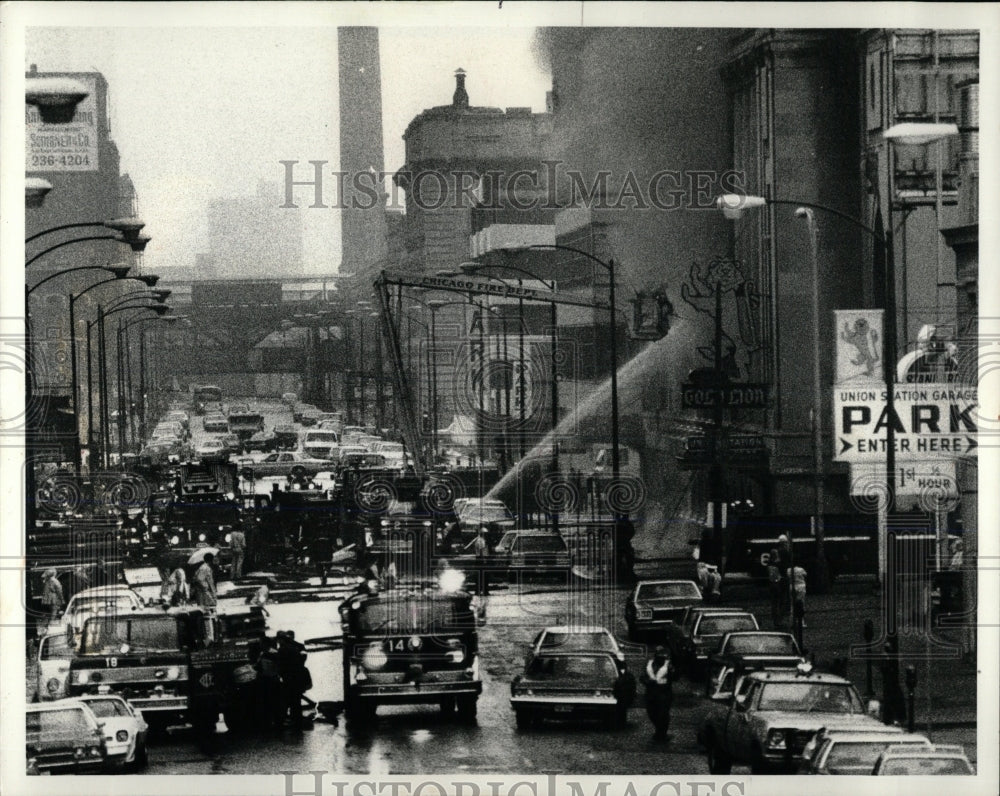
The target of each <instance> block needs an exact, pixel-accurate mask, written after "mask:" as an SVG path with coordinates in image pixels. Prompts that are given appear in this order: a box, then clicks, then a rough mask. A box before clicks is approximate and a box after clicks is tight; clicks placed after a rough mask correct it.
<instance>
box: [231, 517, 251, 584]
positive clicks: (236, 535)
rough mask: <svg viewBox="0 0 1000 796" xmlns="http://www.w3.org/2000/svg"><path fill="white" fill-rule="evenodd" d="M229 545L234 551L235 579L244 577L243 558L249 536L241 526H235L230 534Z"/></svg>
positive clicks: (233, 572)
mask: <svg viewBox="0 0 1000 796" xmlns="http://www.w3.org/2000/svg"><path fill="white" fill-rule="evenodd" d="M229 547H230V549H231V550H232V551H233V569H232V578H233V581H237V580H242V578H243V558H244V556H245V555H246V551H247V537H246V535H245V534H244V533H243V531H242V529H240V528H238V527H237V528H233V530H232V531H230V534H229Z"/></svg>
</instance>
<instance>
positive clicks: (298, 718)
mask: <svg viewBox="0 0 1000 796" xmlns="http://www.w3.org/2000/svg"><path fill="white" fill-rule="evenodd" d="M277 660H278V672H279V674H280V675H281V693H282V697H283V699H284V708H283V713H284V714H286V715H288V717H289V723H290V725H291V727H292V729H293V730H295V731H300V730H301V729H302V695H303V694H304V693H305V692H306V691H307V690H308V689H309V688H310V687H311V686H312V683H311V682H307V680H308V677H309V670H308V669H306V665H305V664H306V653H305V647H304V646H303V645H302V644H300V643H299V642H297V641H296V640H295V632H294V631H292V630H285V631H280V630H279V631H278V654H277Z"/></svg>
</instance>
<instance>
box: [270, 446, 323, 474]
mask: <svg viewBox="0 0 1000 796" xmlns="http://www.w3.org/2000/svg"><path fill="white" fill-rule="evenodd" d="M252 469H253V472H254V477H255V478H266V477H268V476H275V475H279V476H287V475H306V476H311V475H316V473H318V472H320V471H323V470H329V469H330V462H329V460H327V459H316V458H313V457H311V456H304V455H303V454H301V453H297V452H295V451H279V452H278V453H269V454H268V455H267V456H265V457H263V458H262V459H261V460H260V461H258V462H255V463H254V464H253V465H252Z"/></svg>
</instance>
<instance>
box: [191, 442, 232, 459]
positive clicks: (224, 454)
mask: <svg viewBox="0 0 1000 796" xmlns="http://www.w3.org/2000/svg"><path fill="white" fill-rule="evenodd" d="M194 455H195V458H196V459H198V460H199V461H201V462H228V461H229V449H228V448H227V447H226V445H225V444H224V443H223V441H222V440H221V439H219V438H218V437H211V438H209V439H206V440H205V441H204V442H202V443H201V444H200V445H198V446H197V447H195V449H194Z"/></svg>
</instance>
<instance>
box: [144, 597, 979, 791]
mask: <svg viewBox="0 0 1000 796" xmlns="http://www.w3.org/2000/svg"><path fill="white" fill-rule="evenodd" d="M348 590H349V587H348V586H346V585H343V584H337V583H334V584H331V585H330V586H328V587H327V588H326V589H319V588H309V589H307V590H306V594H304V595H303V594H301V592H300V591H298V590H296V592H294V593H291V592H289V593H284V594H282V593H281V590H280V589H279V591H278V595H277V596H278V599H279V600H282V599H289V598H291V599H292V601H289V602H278V603H275V604H272V605H270V606H269V610H270V612H271V617H270V619H269V620H268V624H269V632H270V633H273V632H275V631H276V630H288V629H290V630H294V631H295V634H296V637H297V638H298V639H300V640H303V641H306V642H307V648H308V649H309V650H310V654H309V661H308V665H309V668H310V671H311V672H312V677H313V682H314V687H313V689H312V690H311V691H310V692H309V694H308V696H310V697H311V698H312V699H314V700H316V701H337V702H339V701H340V700H341V699H342V688H341V682H340V678H341V657H340V656H341V653H340V650H339V648H337V647H338V645H337V644H336V642H335V641H334V642H333V643H331V639H330V637H338V636H339V634H340V628H339V617H338V615H337V610H336V609H337V605H338V603H339V601H340V600H341V599H342V598H343V595H344V594H345V593H346V592H347V591H348ZM624 596H625V592H624V591H623V590H619V591H615V592H611V593H609V594H608V595H607V596H606V599H605V600H603V601H600V600H595V599H594V595H592V594H591V595H588V596H587V597H586V599H584V598H583V597H582V596H581V595H580V594H579V593H577V592H572V591H567V590H564V589H558V588H556V587H555V586H549V587H545V586H534V585H527V584H525V585H524V586H516V585H512V586H510V587H509V588H508V589H507V590H496V591H495V592H494V594H493V595H492V596H491V597H490V603H489V606H488V617H487V624H486V625H485V626H484V627H483V628H482V629H481V631H480V655H481V667H482V668H481V672H482V677H483V694H482V696H481V697H480V699H479V711H478V719H477V722H476V724H475V725H463V724H461V723H459V722H458V721H456V720H455V719H453V718H448V719H446V718H444V717H443V716H442V715H441V713H440V712H439V710H438V708H437V707H436V706H420V705H417V706H382V707H380V708H379V711H378V719H377V721H376V723H375V724H374V725H373V726H372V727H371V728H370V729H369V730H368V731H366V732H364V733H358V732H356V731H354V730H352V729H351V728H349V727H347V726H346V725H345V722H344V720H343V718H342V717H341V718H339V720H338V721H336V723H331V722H329V721H326V720H323V719H322V718H320V719H318V720H317V721H316V722H315V724H314V726H313V728H312V729H310V730H307V731H305V732H303V733H301V734H294V733H292V732H291V731H290V730H287V729H286V730H285V731H284V732H283V734H281V735H272V736H267V735H263V734H258V733H253V732H251V733H249V734H238V733H235V732H229V733H226V734H223V735H219V736H217V740H218V748H217V750H216V753H215V754H214V755H212V756H209V755H206V754H204V753H202V752H201V751H199V750H198V748H197V746H196V745H195V743H194V742H193V739H192V738H191V736H190V733H189V732H188V731H185V730H176V731H172V732H171V733H170V734H169V735H168V737H166V738H163V739H161V740H159V741H157V742H156V743H155V745H153V746H152V747H151V749H150V754H149V758H150V765H149V769H148V773H149V774H209V773H217V774H262V773H276V772H279V771H296V772H308V771H316V770H321V771H327V772H331V773H338V774H368V775H370V776H372V777H378V776H383V775H390V774H444V773H452V774H461V773H468V774H470V775H471V774H488V773H489V774H492V773H497V774H504V773H506V774H512V773H518V772H525V771H533V772H539V773H541V772H563V773H566V774H579V775H589V774H593V775H596V774H636V775H640V774H662V773H686V774H703V773H706V772H707V770H708V769H707V764H706V762H705V756H704V752H703V750H701V749H700V748H699V747H698V745H697V743H696V741H695V732H696V730H697V727H698V725H699V723H700V722H701V721H702V720H703V718H704V715H705V711H706V709H708V707H709V703H708V702H707V700H706V699H705V697H704V696H703V695H702V687H700V686H699V685H696V684H695V683H692V682H690V681H687V680H680V681H678V683H677V684H676V686H675V700H674V710H673V721H672V725H671V730H670V733H671V735H672V738H671V740H670V742H669V743H668V744H666V745H663V744H659V743H654V742H653V740H652V727H651V725H650V723H649V720H648V718H647V717H646V713H645V709H644V707H643V705H642V696H641V693H642V688H641V686H640V689H639V691H640V695H639V697H638V698H637V700H636V702H635V704H634V705H633V707H632V709H631V711H630V712H629V722H628V725H627V726H626V727H625V728H624V729H621V730H614V729H611V728H608V727H604V726H601V725H599V724H597V723H591V724H586V723H580V724H575V723H569V722H567V723H546V724H545V725H544V726H543V727H541V728H535V729H531V730H526V731H522V730H518V729H517V728H516V727H515V723H514V715H513V712H512V711H511V709H510V705H509V702H508V699H509V695H510V681H511V679H512V678H513V677H514V676H515V675H516V674H517V673H519V672H520V670H521V666H522V664H523V660H524V655H525V653H526V650H527V647H528V644H529V643H530V641H531V639H532V638H533V637H534V636H535V634H536V633H537V632H538V630H539V629H541V628H542V627H543V626H545V625H550V624H557V623H566V622H568V621H571V619H573V618H575V619H576V621H577V622H580V623H587V624H591V623H594V624H606V625H607V626H608V627H612V628H615V630H616V632H619V633H620V632H621V631H622V629H623V628H622V627H621V620H620V616H621V605H622V601H623V600H624ZM302 597H304V598H305V599H304V600H303V599H301V598H302ZM230 599H233V598H230ZM316 639H321V640H320V641H318V642H317V641H316ZM331 647H333V648H332V649H331ZM626 654H627V656H628V664H629V668H630V669H631V670H632V671H633V673H636V674H638V673H639V672H640V671H641V667H642V666H643V665H644V650H643V648H642V647H640V646H637V645H632V646H630V647H628V648H627V649H626ZM918 731H920V728H918ZM934 740H935V741H936V742H941V743H961V744H963V745H964V746H965V748H966V750H967V753H968V754H969V757H970V759H972V760H973V761H975V752H976V750H975V728H974V727H961V728H949V729H941V730H938V731H936V732H935V734H934ZM737 772H739V769H737Z"/></svg>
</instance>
